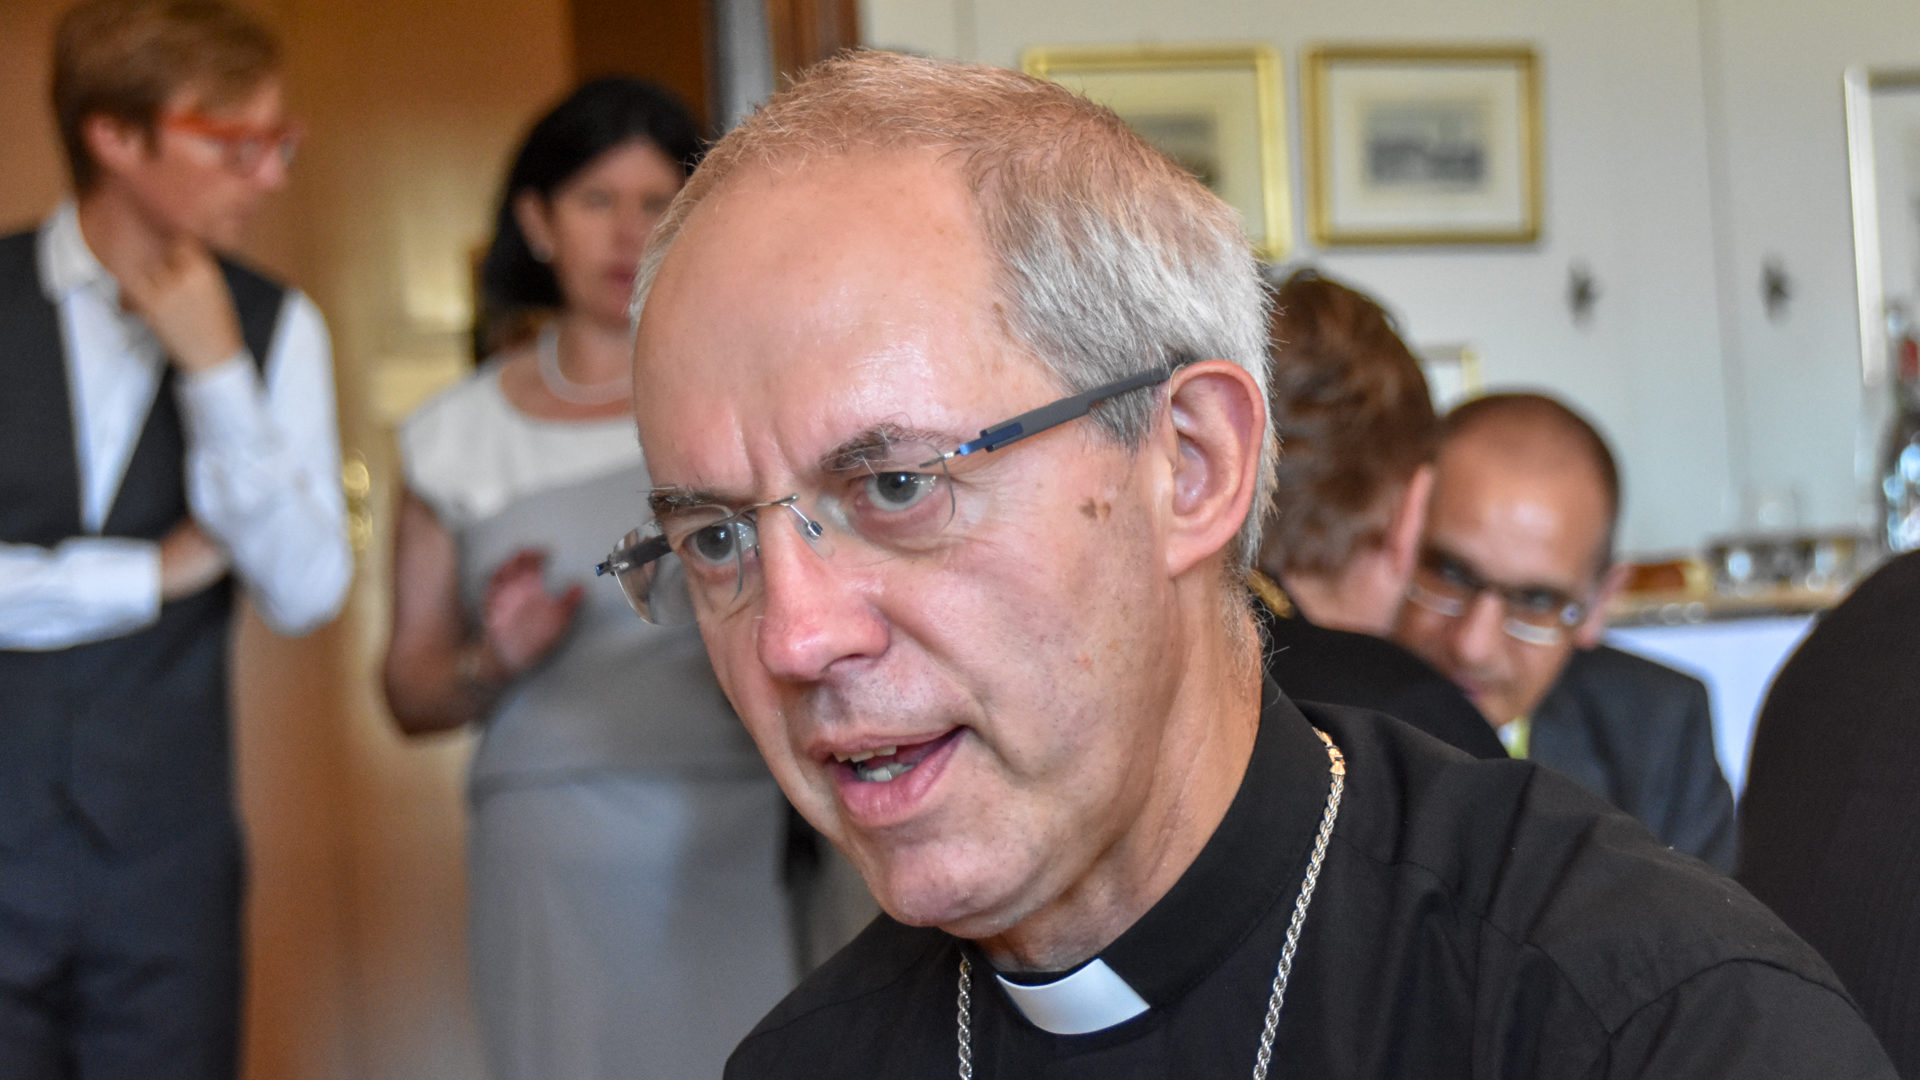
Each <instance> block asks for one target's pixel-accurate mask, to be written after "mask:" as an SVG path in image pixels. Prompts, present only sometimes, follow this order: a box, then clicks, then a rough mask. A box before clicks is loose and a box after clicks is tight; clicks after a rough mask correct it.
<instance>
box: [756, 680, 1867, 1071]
mask: <svg viewBox="0 0 1920 1080" xmlns="http://www.w3.org/2000/svg"><path fill="white" fill-rule="evenodd" d="M1314 727H1318V728H1320V729H1321V730H1323V731H1325V732H1327V733H1328V734H1329V735H1331V736H1332V737H1333V740H1334V742H1335V743H1336V744H1338V745H1339V747H1340V748H1341V750H1342V752H1343V753H1344V754H1345V756H1346V761H1347V783H1346V791H1345V795H1344V799H1343V805H1342V807H1341V810H1340V816H1339V820H1338V824H1337V826H1336V828H1335V831H1334V834H1333V840H1332V843H1331V845H1330V846H1329V850H1328V855H1327V860H1326V865H1325V868H1324V870H1323V872H1322V874H1321V877H1320V881H1319V888H1318V891H1317V892H1316V893H1315V894H1314V898H1313V902H1312V906H1311V908H1310V910H1309V913H1308V915H1307V919H1306V926H1305V931H1304V933H1303V934H1302V936H1301V941H1300V949H1299V954H1298V957H1297V959H1296V962H1295V966H1294V970H1293V977H1292V982H1291V985H1290V986H1289V988H1288V991H1287V997H1286V1003H1285V1007H1284V1009H1283V1010H1282V1012H1281V1014H1280V1023H1279V1033H1278V1038H1277V1039H1276V1042H1275V1046H1274V1065H1273V1074H1272V1075H1274V1076H1276V1077H1314V1078H1332V1077H1479V1078H1486V1080H1494V1078H1518V1077H1541V1078H1546V1077H1626V1076H1635V1077H1663V1078H1664V1077H1734V1076H1753V1077H1760V1076H1766V1077H1809V1078H1811V1077H1821V1078H1832V1077H1855V1076H1859V1077H1885V1078H1891V1077H1893V1075H1894V1074H1893V1072H1892V1069H1891V1067H1890V1066H1889V1065H1888V1064H1887V1061H1886V1058H1885V1055H1884V1054H1882V1052H1881V1051H1880V1048H1879V1047H1878V1045H1877V1044H1875V1042H1874V1041H1873V1036H1872V1034H1871V1033H1870V1032H1869V1031H1868V1030H1867V1028H1866V1026H1865V1024H1864V1023H1863V1021H1862V1020H1861V1019H1860V1016H1859V1014H1858V1011H1857V1010H1856V1009H1855V1008H1854V1006H1853V1004H1852V1003H1851V1002H1850V1001H1849V1000H1848V999H1847V998H1846V996H1845V995H1844V993H1843V992H1842V991H1840V990H1839V989H1838V987H1837V984H1836V983H1835V981H1834V978H1833V974H1832V972H1830V971H1829V970H1828V969H1827V967H1826V966H1825V964H1823V963H1822V962H1821V961H1820V959H1819V958H1818V957H1817V956H1815V955H1814V953H1813V952H1812V950H1811V949H1809V948H1808V947H1807V946H1806V945H1805V944H1803V943H1802V942H1801V941H1800V940H1799V939H1797V938H1795V937H1794V936H1793V935H1792V934H1791V933H1790V932H1788V931H1787V930H1786V928H1785V927H1784V926H1782V925H1781V924H1780V922H1779V921H1778V920H1776V919H1775V918H1774V917H1773V916H1772V915H1770V914H1769V913H1768V912H1767V911H1766V910H1765V909H1764V908H1763V907H1761V906H1760V905H1759V904H1758V903H1757V902H1755V901H1754V900H1753V898H1752V897H1750V896H1748V895H1747V894H1746V893H1745V892H1744V891H1742V890H1741V889H1740V887H1739V886H1737V885H1735V884H1734V883H1733V882H1732V881H1730V880H1728V879H1727V878H1725V877H1723V876H1721V875H1719V874H1718V873H1715V872H1714V871H1712V870H1710V869H1708V868H1707V867H1706V866H1704V865H1702V864H1701V863H1699V862H1697V861H1695V860H1693V859H1691V858H1688V857H1686V856H1683V855H1678V854H1676V853H1674V852H1672V851H1670V850H1668V849H1666V848H1664V847H1662V846H1661V845H1660V844H1659V843H1658V842H1657V841H1655V840H1654V839H1653V837H1652V836H1651V835H1650V834H1649V833H1648V832H1647V831H1646V829H1645V828H1644V827H1643V826H1641V825H1640V824H1639V823H1638V822H1636V821H1634V820H1633V819H1631V818H1628V817H1626V816H1624V815H1622V814H1619V813H1618V812H1616V811H1613V810H1611V809H1610V808H1608V807H1607V806H1606V805H1605V803H1603V802H1602V801H1601V800H1599V799H1598V798H1597V797H1595V796H1593V795H1590V794H1588V793H1587V792H1585V791H1583V790H1581V789H1580V788H1578V787H1577V786H1575V785H1574V784H1573V783H1572V782H1571V781H1568V780H1565V779H1563V778H1561V777H1559V776H1557V775H1555V774H1553V773H1551V772H1549V771H1546V770H1543V769H1540V768H1538V767H1536V766H1533V765H1531V764H1529V763H1527V762H1523V761H1474V760H1472V759H1469V758H1467V757H1466V756H1464V755H1462V754H1460V753H1459V752H1457V751H1455V750H1453V749H1451V748H1449V747H1446V746H1444V745H1442V744H1441V743H1439V742H1437V741H1435V740H1433V739H1431V738H1429V737H1427V736H1425V735H1423V734H1421V733H1419V732H1417V731H1414V730H1412V729H1410V728H1408V727H1406V726H1404V725H1400V724H1394V723H1390V722H1387V721H1385V720H1384V718H1382V717H1380V716H1378V715H1377V714H1370V713H1364V712H1360V711H1357V710H1353V709H1347V708H1340V707H1333V706H1322V705H1308V706H1306V707H1305V711H1304V714H1303V712H1302V710H1301V709H1299V708H1296V707H1295V706H1294V705H1293V704H1292V703H1291V702H1289V701H1288V700H1287V699H1286V698H1284V697H1282V696H1281V695H1280V693H1279V691H1278V690H1277V688H1275V687H1274V685H1273V684H1272V683H1271V682H1268V683H1267V684H1266V688H1265V692H1264V697H1263V710H1262V716H1261V723H1260V731H1259V736H1258V738H1257V739H1256V742H1255V746H1254V750H1253V756H1252V760H1251V761H1250V763H1249V765H1248V769H1247V774H1246V778H1245V780H1244V781H1243V783H1242V784H1241V787H1240V790H1239V792H1238V793H1237V794H1236V796H1235V797H1234V800H1233V803H1232V805H1231V807H1230V808H1229V810H1228V812H1227V815H1226V817H1225V819H1224V820H1223V821H1222V822H1221V824H1220V826H1219V828H1218V829H1217V830H1215V832H1214V835H1213V836H1212V837H1211V838H1210V839H1209V841H1208V842H1207V844H1206V846H1205V847H1204V848H1203V849H1202V850H1201V852H1200V854H1199V856H1198V858H1197V859H1196V860H1195V862H1194V864H1193V865H1192V866H1191V867H1189V868H1188V870H1187V872H1186V873H1185V874H1184V875H1183V876H1182V877H1181V878H1180V879H1179V881H1178V882H1176V883H1175V885H1174V887H1173V888H1172V890H1171V891H1170V892H1168V894H1167V895H1166V896H1165V897H1163V898H1162V899H1161V900H1160V902H1159V903H1157V904H1156V905H1154V907H1153V908H1152V909H1150V910H1149V911H1148V912H1147V913H1146V914H1145V915H1143V916H1142V917H1141V918H1140V920H1139V921H1138V922H1136V923H1135V924H1134V925H1133V926H1132V927H1131V928H1129V929H1128V930H1127V931H1126V932H1125V933H1123V934H1122V935H1121V936H1120V937H1119V938H1118V939H1117V940H1116V941H1114V942H1113V943H1112V944H1111V945H1109V946H1108V947H1107V948H1106V949H1105V950H1103V951H1102V952H1101V953H1100V955H1099V957H1098V958H1097V959H1099V960H1100V961H1102V962H1103V963H1104V964H1105V965H1107V967H1109V968H1110V969H1111V970H1112V971H1113V972H1114V973H1115V974H1117V975H1118V976H1119V977H1120V978H1121V979H1122V980H1124V981H1125V982H1126V983H1127V984H1128V985H1129V986H1131V988H1132V989H1133V990H1134V991H1135V992H1137V993H1138V995H1139V996H1140V997H1141V998H1142V999H1144V1000H1145V1002H1146V1004H1147V1006H1148V1008H1147V1010H1146V1011H1145V1012H1144V1013H1143V1014H1141V1015H1139V1016H1137V1017H1136V1018H1134V1019H1130V1020H1126V1021H1124V1022H1122V1023H1119V1024H1117V1025H1115V1026H1113V1027H1110V1028H1107V1029H1105V1030H1100V1031H1095V1032H1092V1033H1089V1034H1080V1035H1053V1034H1048V1033H1047V1032H1045V1031H1042V1030H1041V1029H1040V1028H1038V1027H1036V1026H1034V1024H1032V1023H1030V1022H1029V1021H1028V1020H1027V1019H1026V1018H1025V1017H1024V1016H1023V1015H1022V1014H1021V1013H1020V1012H1019V1011H1018V1009H1017V1008H1016V1007H1015V1006H1014V1005H1013V1004H1012V1002H1011V1000H1010V999H1009V997H1008V996H1007V994H1006V992H1005V991H1004V990H1003V989H1001V987H1000V986H999V985H998V983H997V981H996V979H995V976H994V973H993V968H992V965H991V964H990V963H989V962H988V961H987V959H986V957H985V955H984V954H982V953H981V952H980V950H979V949H978V948H977V947H975V946H974V945H973V944H971V943H969V942H963V941H960V940H958V939H955V938H953V937H950V936H948V935H947V934H945V933H942V932H941V931H939V930H935V929H929V928H914V927H907V926H903V925H901V924H899V923H897V922H894V921H893V920H891V919H888V918H886V917H885V916H882V917H881V918H879V919H877V920H876V921H875V922H874V923H873V924H872V925H871V926H869V927H868V928H867V929H866V930H865V931H864V932H863V933H862V934H861V935H860V936H859V937H858V938H856V939H855V940H854V941H853V942H852V943H851V944H850V945H848V946H847V947H846V948H845V949H843V950H842V951H841V952H840V953H839V954H837V955H836V956H835V957H834V958H833V959H831V960H829V961H828V962H827V963H826V964H825V965H824V966H823V967H821V968H820V969H819V970H818V971H816V972H815V973H814V974H813V975H812V976H811V977H810V978H808V979H807V980H806V981H805V982H804V983H802V984H801V986H800V987H799V988H798V989H797V990H795V991H794V992H793V993H792V994H791V995H790V996H789V997H788V998H787V999H786V1000H785V1001H784V1002H782V1003H781V1004H780V1005H779V1006H778V1007H776V1008H775V1009H774V1011H773V1012H772V1013H770V1014H768V1016H767V1017H766V1018H765V1019H764V1020H762V1021H761V1022H760V1024H759V1026H758V1027H756V1028H755V1029H754V1031H753V1033H752V1034H750V1035H749V1036H748V1037H747V1038H746V1040H745V1041H744V1042H742V1043H741V1045H740V1047H739V1048H738V1049H737V1050H736V1051H735V1052H734V1055H733V1058H732V1059H731V1060H730V1061H729V1063H728V1066H727V1076H729V1077H733V1078H738V1080H748V1078H755V1080H758V1078H767V1077H807V1078H834V1077H846V1078H856V1077H857V1078H861V1080H868V1078H874V1077H887V1078H890V1080H897V1078H905V1077H912V1078H916V1080H919V1078H926V1080H932V1078H937V1077H948V1076H955V1075H957V1070H958V1058H957V1035H956V1025H955V1011H956V1003H955V991H956V983H957V979H958V964H959V958H960V956H961V954H962V952H965V953H966V955H968V956H969V957H970V958H971V960H972V963H973V969H974V974H973V993H972V998H973V1006H972V1013H973V1022H972V1028H973V1057H974V1076H975V1077H977V1078H979V1080H1001V1078H1006V1077H1060V1078H1068V1077H1088V1078H1093V1077H1099V1078H1103V1080H1116V1078H1129V1077H1141V1078H1144V1077H1239V1076H1247V1075H1250V1074H1251V1073H1252V1070H1253V1064H1254V1055H1255V1051H1256V1048H1257V1045H1258V1041H1259V1033H1260V1027H1261V1023H1262V1020H1263V1019H1264V1017H1265V1014H1266V1008H1267V1000H1268V992H1269V987H1270V984H1271V982H1272V979H1273V975H1274V965H1275V962H1276V961H1277V959H1278V958H1279V955H1280V948H1281V944H1282V942H1283V940H1284V938H1285V935H1286V926H1287V922H1288V920H1289V918H1290V917H1291V915H1292V910H1293V905H1294V900H1295V898H1296V896H1297V894H1298V890H1299V887H1300V880H1301V875H1302V874H1303V873H1304V871H1305V869H1306V863H1307V859H1308V854H1309V851H1310V849H1311V846H1312V842H1313V837H1314V834H1315V832H1316V831H1317V829H1318V826H1319V820H1320V816H1321V813H1322V810H1323V808H1324V806H1325V803H1326V798H1327V788H1328V781H1329V770H1328V764H1327V755H1326V752H1325V749H1324V748H1323V746H1322V745H1321V743H1320V740H1319V739H1318V738H1316V737H1315V735H1314V733H1313V728H1314ZM1062 974H1065V973H1062Z"/></svg>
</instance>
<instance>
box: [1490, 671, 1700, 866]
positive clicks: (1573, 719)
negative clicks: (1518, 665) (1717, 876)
mask: <svg viewBox="0 0 1920 1080" xmlns="http://www.w3.org/2000/svg"><path fill="white" fill-rule="evenodd" d="M1527 757H1528V758H1530V759H1532V760H1534V761H1537V762H1539V763H1541V764H1542V765H1547V766H1550V767H1552V768H1555V769H1558V770H1559V771H1561V772H1563V773H1565V774H1566V775H1568V776H1570V777H1572V778H1573V779H1574V780H1576V781H1578V782H1579V783H1580V784H1581V786H1583V787H1585V788H1587V789H1588V790H1589V791H1592V792H1595V793H1596V794H1599V795H1602V796H1604V797H1606V798H1607V799H1609V800H1611V801H1612V802H1613V804H1614V805H1615V806H1618V807H1619V808H1620V809H1622V810H1625V811H1626V812H1627V813H1629V814H1632V815H1633V816H1634V817H1637V818H1639V819H1640V820H1641V821H1643V822H1645V823H1646V826H1647V828H1649V829H1652V830H1653V834H1654V835H1655V836H1657V837H1659V838H1660V840H1661V842H1662V843H1665V844H1668V845H1669V846H1672V847H1675V848H1678V849H1679V850H1681V851H1684V852H1686V853H1687V854H1689V855H1695V856H1698V857H1699V858H1701V859H1703V860H1705V861H1707V862H1709V863H1711V864H1713V865H1714V866H1715V867H1718V868H1719V869H1721V870H1727V871H1731V870H1732V869H1733V856H1734V822H1733V790H1732V789H1731V788H1729V787H1728V786H1727V778H1726V777H1725V776H1723V775H1721V772H1720V762H1719V760H1718V759H1716V758H1715V757H1714V756H1713V712H1712V708H1711V706H1710V705H1709V704H1708V700H1707V688H1706V685H1705V684H1704V683H1702V682H1701V681H1700V680H1699V679H1696V678H1694V677H1693V676H1691V675H1683V674H1681V673H1680V672H1678V671H1675V670H1673V669H1672V668H1670V667H1666V666H1665V665H1662V664H1656V663H1654V662H1653V661H1651V660H1647V659H1644V658H1642V657H1638V656H1635V655H1633V654H1632V653H1625V652H1621V651H1620V650H1619V649H1613V648H1608V647H1606V646H1604V645H1603V646H1601V647H1600V648H1597V649H1590V650H1581V651H1578V652H1575V653H1574V654H1573V658H1572V659H1571V660H1569V661H1568V662H1567V669H1566V670H1565V671H1563V672H1561V674H1560V680H1559V681H1558V682H1556V683H1554V685H1553V689H1551V690H1549V691H1547V696H1546V698H1545V699H1544V700H1542V701H1541V702H1540V704H1539V706H1538V707H1536V708H1535V709H1534V710H1533V731H1532V733H1531V734H1530V735H1529V737H1528V749H1527Z"/></svg>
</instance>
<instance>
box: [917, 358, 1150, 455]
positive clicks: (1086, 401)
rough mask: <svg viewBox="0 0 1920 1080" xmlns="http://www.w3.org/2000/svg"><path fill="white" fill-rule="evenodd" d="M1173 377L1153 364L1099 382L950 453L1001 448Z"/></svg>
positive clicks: (1018, 418) (1024, 413)
mask: <svg viewBox="0 0 1920 1080" xmlns="http://www.w3.org/2000/svg"><path fill="white" fill-rule="evenodd" d="M1172 377H1173V369H1172V368H1171V367H1160V368H1152V369H1150V370H1147V371H1143V372H1140V373H1139V374H1138V375H1131V376H1128V377H1127V378H1125V379H1121V380H1120V381H1119V382H1111V383H1107V384H1106V385H1105V386H1096V387H1094V388H1093V389H1091V390H1089V391H1087V392H1086V393H1084V394H1075V395H1074V396H1072V397H1070V398H1061V399H1060V400H1059V401H1056V402H1053V403H1052V404H1049V405H1042V406H1040V407H1039V408H1037V409H1033V410H1031V411H1028V412H1023V413H1021V414H1020V415H1019V416H1016V417H1014V418H1013V419H1011V420H1008V421H1007V422H1006V423H1004V424H998V425H995V426H994V427H990V428H987V429H986V430H984V431H982V432H981V433H980V437H979V438H977V439H974V440H972V441H970V442H964V443H961V444H960V445H959V446H958V447H957V448H955V449H954V451H953V453H951V454H948V455H947V456H948V457H965V456H967V455H968V454H971V453H973V452H974V451H976V450H986V451H994V450H998V449H1000V448H1001V447H1003V446H1006V445H1008V444H1010V443H1016V442H1019V441H1020V440H1021V439H1024V438H1026V437H1027V436H1029V435H1038V434H1039V433H1040V432H1042V431H1045V430H1047V429H1048V428H1052V427H1059V426H1060V425H1061V424H1064V423H1066V422H1067V421H1069V420H1078V419H1079V418H1081V417H1083V416H1085V415H1087V413H1089V412H1091V411H1093V407H1094V406H1095V405H1098V404H1100V403H1101V402H1102V401H1105V400H1106V399H1108V398H1110V397H1119V396H1120V395H1121V394H1124V393H1127V392H1128V391H1131V390H1138V389H1140V388H1141V387H1143V386H1152V385H1154V384H1155V383H1163V382H1166V381H1167V380H1168V379H1170V378H1172Z"/></svg>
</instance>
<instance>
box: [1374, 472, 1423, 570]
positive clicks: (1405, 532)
mask: <svg viewBox="0 0 1920 1080" xmlns="http://www.w3.org/2000/svg"><path fill="white" fill-rule="evenodd" d="M1432 499H1433V464H1432V463H1431V462H1429V463H1427V464H1425V465H1422V466H1420V467H1419V468H1417V469H1415V470H1413V477H1412V478H1411V479H1409V480H1408V481H1407V487H1406V490H1404V491H1402V492H1401V493H1400V502H1399V505H1397V506H1395V507H1394V508H1393V513H1392V515H1390V516H1389V517H1388V518H1387V534H1386V537H1385V538H1384V540H1383V541H1382V543H1381V547H1382V548H1383V549H1384V550H1385V552H1386V556H1387V566H1388V568H1389V569H1390V570H1392V572H1393V576H1394V578H1395V580H1397V581H1400V582H1402V584H1403V585H1404V583H1405V580H1406V579H1407V578H1408V577H1410V576H1411V575H1412V574H1413V562H1414V560H1415V559H1416V558H1418V557H1419V555H1420V537H1421V534H1423V533H1425V532H1426V529H1427V504H1428V503H1429V502H1431V501H1432Z"/></svg>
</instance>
